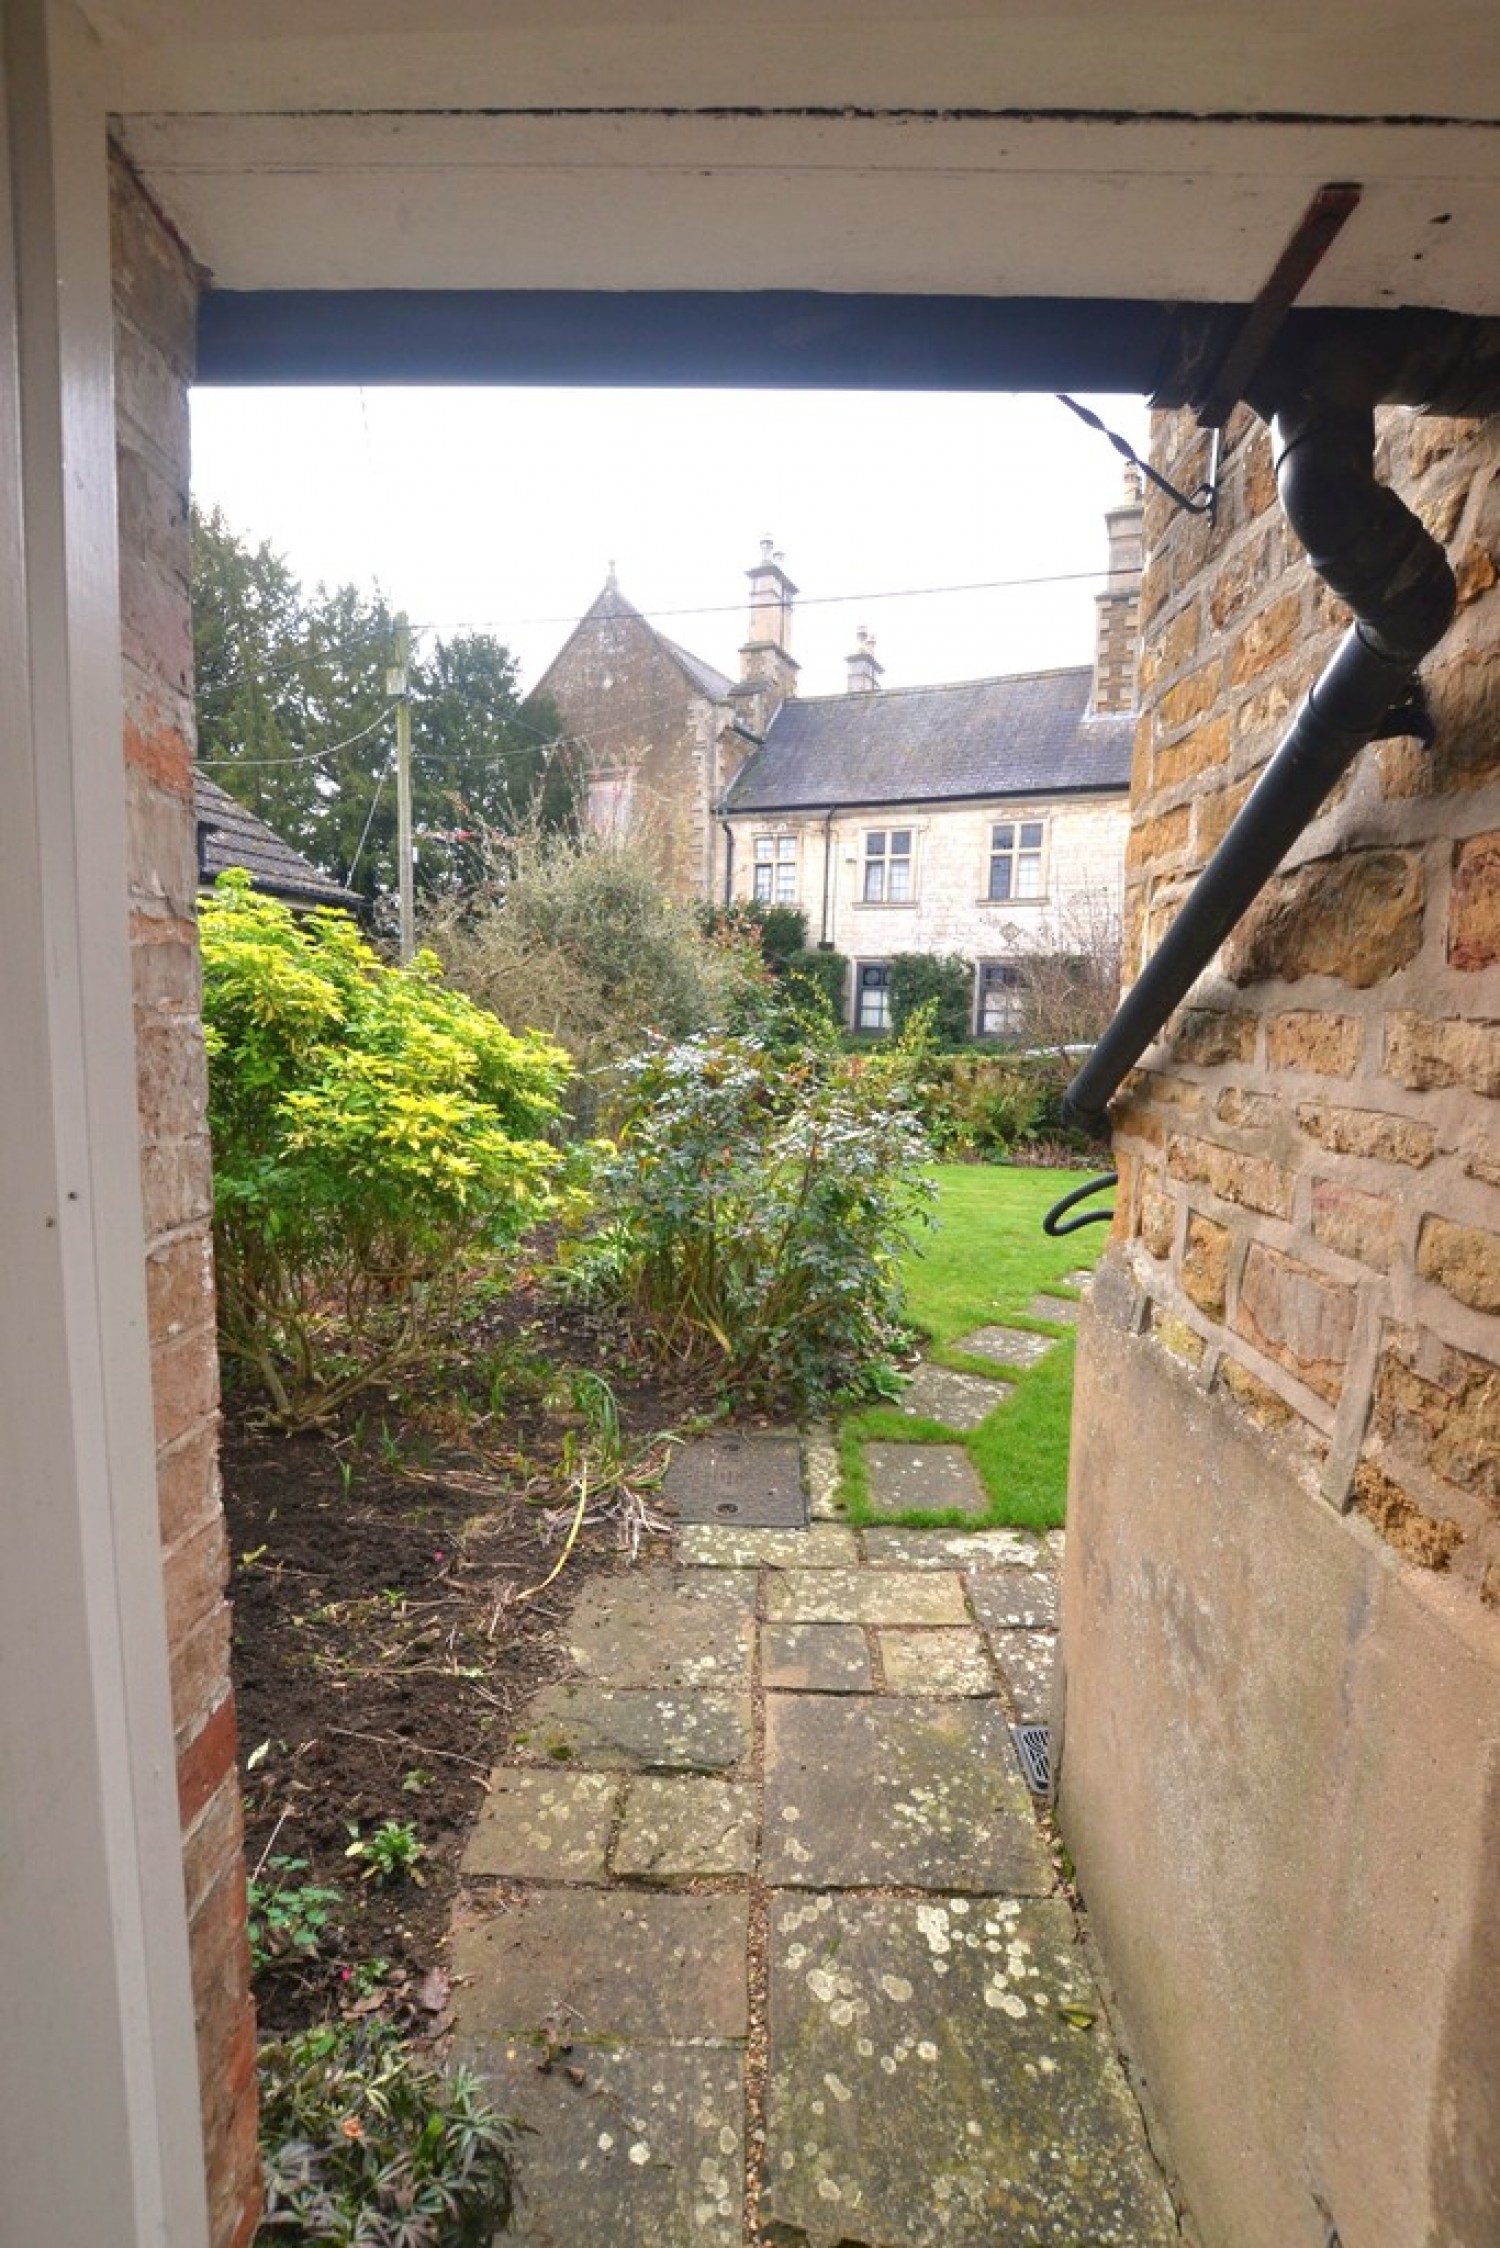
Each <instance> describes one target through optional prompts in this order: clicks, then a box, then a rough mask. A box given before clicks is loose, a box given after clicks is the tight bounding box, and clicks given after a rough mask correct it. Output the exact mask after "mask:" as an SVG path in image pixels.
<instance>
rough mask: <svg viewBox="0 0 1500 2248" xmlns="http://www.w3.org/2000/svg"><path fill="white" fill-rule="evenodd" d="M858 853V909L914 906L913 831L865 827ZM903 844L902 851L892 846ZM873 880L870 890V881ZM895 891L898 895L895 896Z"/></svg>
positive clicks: (915, 888) (915, 867) (914, 855)
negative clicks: (877, 906) (861, 906)
mask: <svg viewBox="0 0 1500 2248" xmlns="http://www.w3.org/2000/svg"><path fill="white" fill-rule="evenodd" d="M862 840H863V846H864V847H863V849H862V850H861V852H860V868H861V873H860V878H859V897H860V903H861V905H915V903H916V898H917V831H916V828H915V827H914V826H908V827H867V828H866V829H865V831H864V835H863V838H862ZM903 841H904V842H905V845H906V849H905V850H904V851H898V850H895V849H894V848H893V847H892V846H893V845H895V844H896V843H899V842H903ZM872 876H873V877H875V878H876V879H875V881H874V884H873V888H872V883H871V877H872ZM898 889H899V890H900V893H901V894H900V895H899V896H898V895H897V891H898Z"/></svg>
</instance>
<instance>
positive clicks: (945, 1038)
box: [890, 952, 974, 1046]
mask: <svg viewBox="0 0 1500 2248" xmlns="http://www.w3.org/2000/svg"><path fill="white" fill-rule="evenodd" d="M890 991H891V1026H892V1028H893V1029H894V1030H896V1031H897V1032H898V1033H899V1032H901V1031H903V1030H905V1029H906V1027H907V1025H908V1023H910V1022H911V1020H912V1018H913V1016H915V1015H916V1014H917V1013H919V1011H921V1010H922V1009H924V1008H926V1009H929V1010H930V1013H929V1014H928V1017H927V1022H928V1035H929V1037H930V1038H931V1039H932V1040H933V1041H934V1042H935V1043H936V1044H937V1045H939V1046H961V1045H962V1044H963V1043H964V1041H965V1039H966V1038H969V1037H971V1036H972V1035H973V1030H974V963H973V961H972V960H965V959H964V957H963V955H962V953H958V952H948V953H930V952H898V953H897V954H896V955H895V956H894V958H893V959H892V961H891V985H890Z"/></svg>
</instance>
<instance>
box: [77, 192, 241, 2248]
mask: <svg viewBox="0 0 1500 2248" xmlns="http://www.w3.org/2000/svg"><path fill="white" fill-rule="evenodd" d="M113 217H114V229H113V246H114V275H115V315H116V322H115V348H116V385H117V388H116V410H117V417H118V422H117V426H118V472H119V495H120V599H121V627H122V645H123V659H124V681H123V683H124V692H125V759H126V777H127V801H128V810H129V820H130V830H129V835H130V869H131V939H132V961H133V970H134V983H135V1005H136V1041H137V1057H138V1070H139V1089H140V1123H141V1161H142V1178H143V1191H144V1200H145V1215H146V1231H147V1294H148V1303H149V1309H150V1324H151V1350H152V1381H153V1395H154V1402H155V1410H156V1439H157V1474H158V1492H159V1504H160V1513H161V1538H162V1551H163V1565H164V1572H165V1580H166V1595H167V1628H168V1633H169V1637H170V1642H171V1663H172V1711H173V1721H174V1725H175V1731H176V1747H177V1781H178V1795H179V1801H180V1806H181V1814H182V1826H183V1857H184V1868H185V1873H186V1882H187V1904H188V1914H189V1923H190V1943H191V1956H192V1972H193V1998H194V2006H195V2011H196V2016H197V2029H198V2065H199V2077H200V2083H201V2087H202V2103H203V2124H204V2138H205V2147H206V2155H207V2165H208V2184H209V2200H210V2211H211V2219H212V2238H213V2241H214V2243H215V2248H230V2244H235V2248H238V2244H240V2243H243V2242H246V2241H248V2240H249V2239H250V2237H251V2235H252V2234H253V2232H254V2229H255V2220H256V2215H257V2210H258V2205H259V2166H258V2155H257V2149H256V2099H255V2013H254V2007H253V2004H252V2002H251V1998H250V1990H249V1962H248V1955H247V1950H246V1938H245V1865H244V1855H243V1847H242V1835H241V1826H240V1786H239V1771H238V1766H237V1762H236V1751H235V1724H234V1699H233V1694H232V1691H231V1687H230V1679H229V1609H228V1606H227V1603H226V1601H225V1598H224V1585H225V1579H226V1572H227V1560H228V1556H227V1549H226V1544H225V1534H224V1517H223V1509H222V1506H221V1503H220V1493H219V1482H218V1357H217V1350H216V1345H215V1337H214V1303H213V1252H212V1240H211V1209H212V1176H211V1168H210V1156H209V1141H208V1118H207V1079H206V1073H205V1066H204V1055H203V1035H202V1023H201V1008H200V986H199V967H198V941H197V929H196V925H195V921H194V903H195V898H196V894H197V849H196V841H197V839H196V829H195V826H194V820H193V794H192V788H193V744H194V731H193V701H192V660H193V650H192V625H191V616H190V609H189V592H188V572H189V556H188V415H187V385H188V382H189V379H190V376H191V371H192V361H193V345H194V327H195V321H196V315H197V293H196V283H195V280H194V277H193V274H192V271H191V269H190V267H189V265H188V262H187V260H186V258H185V257H184V255H183V254H182V252H181V251H180V250H179V248H178V247H177V245H176V244H175V242H174V241H173V240H172V238H171V236H170V235H169V234H168V233H167V231H166V229H165V228H164V227H163V226H162V225H161V223H160V221H159V220H158V218H157V217H156V215H155V213H154V212H153V211H152V209H151V207H150V205H149V203H148V202H147V201H146V199H145V197H144V196H143V195H142V194H141V192H140V190H139V188H138V187H137V186H136V185H135V183H134V181H133V180H132V179H131V178H130V176H129V174H128V173H127V172H125V171H124V169H123V168H121V167H117V168H116V171H115V174H114V212H113Z"/></svg>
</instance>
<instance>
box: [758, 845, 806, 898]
mask: <svg viewBox="0 0 1500 2248" xmlns="http://www.w3.org/2000/svg"><path fill="white" fill-rule="evenodd" d="M755 895H756V897H757V898H758V899H759V901H760V903H761V904H762V905H793V904H795V902H796V897H797V838H796V836H795V835H757V837H756V838H755Z"/></svg>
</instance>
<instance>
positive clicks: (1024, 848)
mask: <svg viewBox="0 0 1500 2248" xmlns="http://www.w3.org/2000/svg"><path fill="white" fill-rule="evenodd" d="M1047 828H1048V821H1047V818H1046V815H1045V814H1044V813H1043V814H1039V815H1038V816H1037V817H1036V818H1034V819H1023V818H1020V817H1019V816H1018V817H1017V818H1014V819H1005V820H995V819H992V820H991V821H990V849H989V871H988V875H987V878H986V881H985V892H984V894H985V897H986V899H987V901H988V902H989V904H991V905H1040V904H1042V903H1044V902H1045V899H1046V896H1047V840H1048V838H1047ZM1033 832H1034V833H1035V837H1036V840H1035V842H1034V843H1033V842H1028V841H1027V836H1028V835H1029V834H1031V833H1033ZM1002 836H1008V837H1009V838H1010V840H1009V842H1008V843H1002V842H1001V840H1000V838H1001V837H1002ZM1002 867H1003V868H1005V869H1006V875H1005V880H1006V884H1007V887H1006V888H1005V889H1003V890H1002V889H997V888H996V880H997V876H998V873H999V870H1000V869H1001V868H1002ZM1028 877H1029V879H1028ZM1032 883H1034V884H1035V887H1032V886H1031V885H1032Z"/></svg>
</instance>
